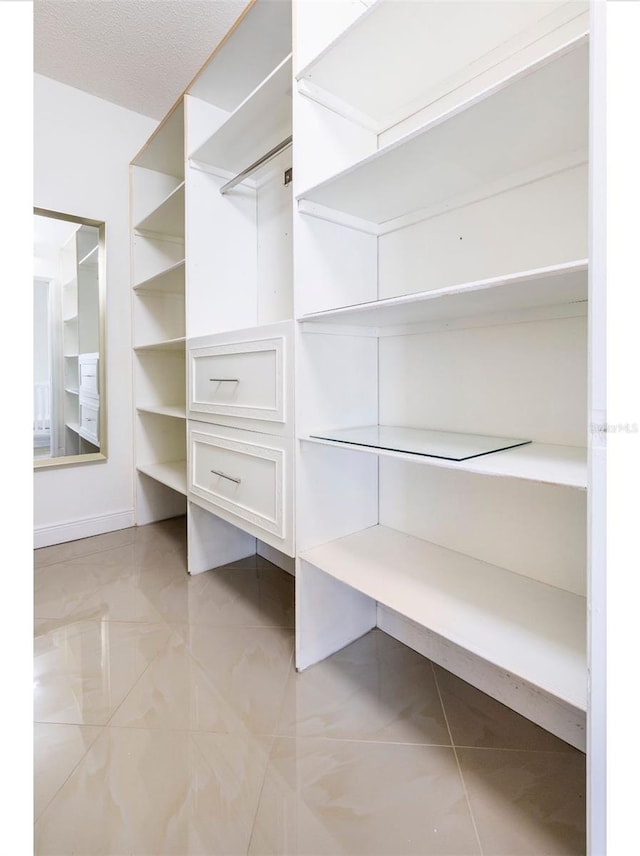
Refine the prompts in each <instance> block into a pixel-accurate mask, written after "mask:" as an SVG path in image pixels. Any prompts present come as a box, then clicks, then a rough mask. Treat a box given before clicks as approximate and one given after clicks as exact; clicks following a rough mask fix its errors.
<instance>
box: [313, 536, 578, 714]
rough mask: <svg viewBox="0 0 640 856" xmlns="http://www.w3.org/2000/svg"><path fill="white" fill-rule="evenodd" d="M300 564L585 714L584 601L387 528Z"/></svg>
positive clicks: (323, 549)
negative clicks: (342, 584)
mask: <svg viewBox="0 0 640 856" xmlns="http://www.w3.org/2000/svg"><path fill="white" fill-rule="evenodd" d="M301 559H302V560H303V561H304V562H308V563H310V564H312V565H314V566H315V567H316V568H318V569H319V570H322V571H324V572H325V573H327V574H329V575H330V576H332V577H334V578H335V579H337V580H339V581H340V582H343V583H346V584H347V585H349V586H351V587H353V588H354V589H356V590H357V591H358V592H361V593H362V594H364V595H366V596H368V597H371V598H372V599H373V600H376V601H378V602H379V603H381V604H384V605H385V606H389V607H390V608H391V609H394V610H395V611H397V612H399V613H401V614H402V615H406V616H407V617H408V618H410V619H411V620H413V621H416V622H417V623H418V624H421V625H424V626H425V627H428V628H430V629H431V630H432V631H433V632H435V633H438V634H439V635H441V636H443V637H444V638H446V639H449V640H450V641H452V642H454V643H455V644H457V645H460V646H461V647H463V648H466V649H468V650H470V651H472V652H474V653H476V654H478V655H479V656H481V657H483V658H484V659H486V660H488V661H489V662H491V663H493V664H494V665H496V666H499V667H500V668H503V669H505V670H507V671H509V672H511V673H512V674H513V675H514V676H516V677H520V678H523V679H524V680H526V681H528V682H530V683H532V684H534V685H535V686H538V687H540V688H541V689H542V690H543V691H544V692H547V693H549V694H551V695H553V696H556V697H557V698H558V699H561V700H563V701H565V702H567V703H569V704H572V705H574V706H575V707H577V708H579V709H581V710H585V709H586V683H587V670H586V650H585V648H586V602H585V598H583V597H579V596H577V595H574V594H570V593H569V592H565V591H562V590H560V589H557V588H554V587H553V586H548V585H544V584H543V583H539V582H537V581H534V580H530V579H527V578H526V577H522V576H519V575H518V574H514V573H511V572H510V571H507V570H505V569H503V568H499V567H497V566H495V565H490V564H487V563H484V562H479V561H478V560H476V559H472V558H470V557H468V556H464V555H463V554H461V553H456V552H453V551H451V550H447V549H445V548H443V547H438V546H437V545H435V544H430V543H428V542H426V541H422V540H420V539H418V538H413V537H411V536H409V535H405V534H403V533H400V532H397V531H395V530H393V529H388V528H386V527H384V526H375V527H372V528H371V529H367V530H364V531H362V532H359V533H357V534H355V535H351V536H348V537H346V538H342V539H339V540H338V541H333V542H330V543H328V544H324V545H322V546H320V547H316V548H315V549H312V550H306V551H304V552H303V553H302V554H301Z"/></svg>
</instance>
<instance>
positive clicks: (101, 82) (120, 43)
mask: <svg viewBox="0 0 640 856" xmlns="http://www.w3.org/2000/svg"><path fill="white" fill-rule="evenodd" d="M246 5H247V0H35V2H34V4H33V6H34V70H35V71H36V72H37V73H38V74H43V75H45V76H46V77H51V78H53V79H54V80H58V81H60V82H61V83H66V84H68V85H69V86H74V87H75V88H76V89H82V90H84V91H85V92H89V93H91V94H92V95H96V96H98V97H99V98H104V99H105V100H106V101H111V102H113V103H114V104H119V105H120V106H121V107H127V108H128V109H130V110H135V111H136V112H138V113H142V114H143V115H145V116H150V117H151V118H153V119H161V118H162V117H163V116H164V115H165V114H166V112H167V111H168V110H169V108H170V107H171V105H172V104H173V103H174V102H175V100H176V99H177V98H178V97H179V96H180V94H181V93H182V92H183V90H184V89H185V87H186V86H187V85H188V84H189V83H190V81H191V80H192V78H193V77H194V75H195V74H196V72H197V71H198V69H199V68H200V67H201V65H202V64H203V63H204V62H205V60H206V59H207V57H208V56H209V55H210V54H211V52H212V51H213V50H214V48H215V47H216V45H217V44H218V43H219V42H220V40H221V39H222V37H223V36H224V35H225V33H226V32H227V31H228V30H229V28H230V27H231V26H232V24H233V23H234V21H235V20H236V19H237V17H238V15H240V13H241V12H242V10H243V9H244V8H245V6H246Z"/></svg>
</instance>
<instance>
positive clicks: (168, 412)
mask: <svg viewBox="0 0 640 856" xmlns="http://www.w3.org/2000/svg"><path fill="white" fill-rule="evenodd" d="M136 409H137V411H138V413H152V414H154V415H156V416H171V417H172V418H174V419H186V418H187V411H186V408H185V406H184V404H182V405H181V404H166V405H139V406H138V407H137V408H136Z"/></svg>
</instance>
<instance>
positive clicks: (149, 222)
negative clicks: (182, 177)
mask: <svg viewBox="0 0 640 856" xmlns="http://www.w3.org/2000/svg"><path fill="white" fill-rule="evenodd" d="M134 230H135V231H136V232H152V233H153V234H155V235H166V236H168V237H173V238H184V181H183V182H182V183H181V184H179V185H178V186H177V187H176V188H174V189H173V190H172V191H171V193H169V194H168V195H167V196H166V197H165V198H164V199H163V200H162V202H161V203H160V204H159V205H158V206H157V207H156V208H154V209H153V211H152V212H151V213H150V214H147V216H146V217H144V218H143V219H142V220H140V221H139V222H138V223H136V224H135V226H134Z"/></svg>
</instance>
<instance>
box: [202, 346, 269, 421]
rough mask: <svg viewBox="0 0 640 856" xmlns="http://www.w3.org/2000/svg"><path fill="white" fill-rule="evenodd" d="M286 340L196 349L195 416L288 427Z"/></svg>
mask: <svg viewBox="0 0 640 856" xmlns="http://www.w3.org/2000/svg"><path fill="white" fill-rule="evenodd" d="M284 361H285V340H284V338H283V337H278V338H274V339H262V340H260V341H255V342H240V343H234V344H227V345H214V346H211V347H204V348H192V349H191V350H190V352H189V364H190V384H189V389H190V402H189V407H190V410H192V411H194V412H196V413H206V414H218V415H220V416H236V417H242V418H246V419H262V420H267V421H271V422H284V421H285V384H284Z"/></svg>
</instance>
